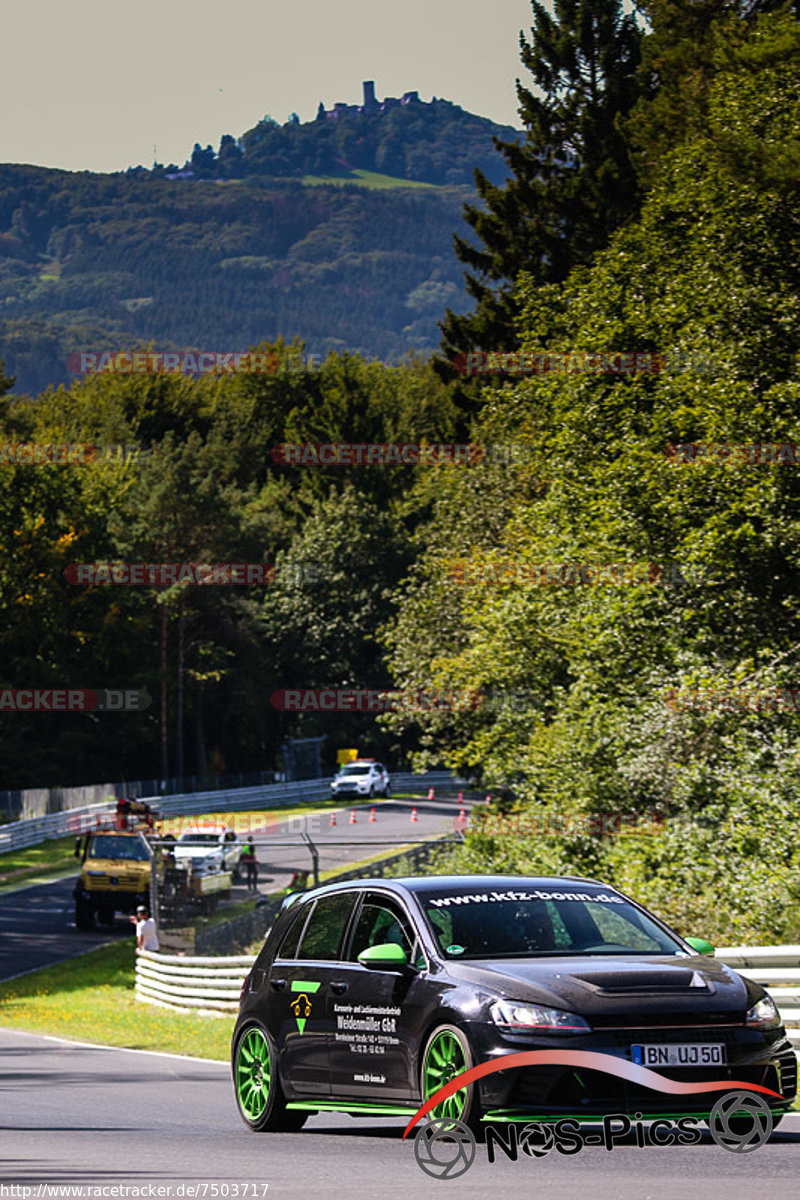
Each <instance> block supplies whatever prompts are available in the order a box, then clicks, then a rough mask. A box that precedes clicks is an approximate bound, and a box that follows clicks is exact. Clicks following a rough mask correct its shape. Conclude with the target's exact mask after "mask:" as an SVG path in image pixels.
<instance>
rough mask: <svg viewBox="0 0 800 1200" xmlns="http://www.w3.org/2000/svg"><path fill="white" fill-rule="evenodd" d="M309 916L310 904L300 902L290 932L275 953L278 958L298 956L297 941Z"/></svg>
mask: <svg viewBox="0 0 800 1200" xmlns="http://www.w3.org/2000/svg"><path fill="white" fill-rule="evenodd" d="M307 916H308V905H307V904H298V905H297V912H296V913H295V915H294V920H293V921H292V923H291V925H290V926H289V929H288V932H287V933H286V934H285V935H284V938H283V941H282V942H281V944H280V949H279V950H278V953H277V954H276V955H275V957H276V958H296V957H297V943H298V942H299V941H300V934H301V933H302V932H303V926H304V925H305V923H306V917H307Z"/></svg>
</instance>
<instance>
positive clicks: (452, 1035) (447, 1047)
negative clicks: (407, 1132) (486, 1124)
mask: <svg viewBox="0 0 800 1200" xmlns="http://www.w3.org/2000/svg"><path fill="white" fill-rule="evenodd" d="M471 1066H472V1053H471V1051H470V1047H469V1042H468V1041H467V1039H466V1036H465V1035H464V1033H462V1031H461V1030H460V1029H458V1028H457V1027H456V1026H455V1025H440V1026H439V1028H438V1029H435V1030H434V1031H433V1033H432V1034H431V1036H430V1038H429V1039H428V1044H427V1046H426V1047H425V1054H424V1057H423V1060H422V1099H423V1101H425V1100H428V1099H430V1097H431V1096H432V1095H433V1093H434V1092H436V1091H438V1089H439V1088H440V1087H444V1085H445V1084H446V1083H450V1081H451V1079H455V1077H456V1075H460V1074H461V1073H462V1071H468V1070H469V1068H470V1067H471ZM476 1100H477V1095H476V1089H475V1087H474V1086H473V1085H472V1084H468V1085H467V1087H465V1088H461V1090H460V1091H458V1092H454V1093H453V1095H452V1096H448V1097H447V1099H446V1100H442V1101H441V1103H440V1104H437V1105H436V1107H435V1108H432V1109H431V1111H430V1112H429V1113H428V1120H430V1121H435V1120H438V1119H440V1118H443V1117H445V1118H446V1117H450V1118H452V1119H453V1120H456V1121H463V1122H464V1123H465V1124H467V1125H472V1124H473V1122H474V1121H475V1120H476V1117H477V1113H476V1107H477V1105H476Z"/></svg>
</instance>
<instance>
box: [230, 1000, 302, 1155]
mask: <svg viewBox="0 0 800 1200" xmlns="http://www.w3.org/2000/svg"><path fill="white" fill-rule="evenodd" d="M233 1086H234V1090H235V1092H236V1101H237V1104H238V1105H239V1112H240V1113H241V1115H242V1119H243V1120H244V1122H245V1124H247V1125H248V1126H249V1127H250V1128H251V1129H252V1130H253V1131H254V1132H255V1133H267V1132H272V1131H277V1130H283V1131H284V1132H290V1131H292V1130H296V1129H300V1128H301V1127H302V1125H304V1124H305V1121H306V1119H307V1117H308V1113H306V1112H295V1111H287V1109H286V1097H285V1096H284V1094H283V1088H282V1087H281V1081H280V1078H279V1077H278V1068H277V1056H276V1053H275V1048H274V1045H273V1043H272V1041H271V1040H270V1038H269V1036H268V1034H267V1031H266V1029H264V1027H263V1025H260V1024H257V1023H254V1024H252V1025H248V1026H247V1028H246V1029H245V1030H244V1032H243V1033H241V1034H240V1036H239V1039H238V1041H237V1043H236V1050H235V1052H234V1056H233Z"/></svg>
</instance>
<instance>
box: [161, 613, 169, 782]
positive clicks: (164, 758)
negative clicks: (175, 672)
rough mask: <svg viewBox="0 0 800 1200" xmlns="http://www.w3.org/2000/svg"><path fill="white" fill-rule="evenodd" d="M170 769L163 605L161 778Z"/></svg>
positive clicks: (165, 632) (165, 614) (165, 621)
mask: <svg viewBox="0 0 800 1200" xmlns="http://www.w3.org/2000/svg"><path fill="white" fill-rule="evenodd" d="M168 771H169V757H168V754H167V605H166V603H164V604H162V605H161V778H162V779H164V780H166V779H167V778H168Z"/></svg>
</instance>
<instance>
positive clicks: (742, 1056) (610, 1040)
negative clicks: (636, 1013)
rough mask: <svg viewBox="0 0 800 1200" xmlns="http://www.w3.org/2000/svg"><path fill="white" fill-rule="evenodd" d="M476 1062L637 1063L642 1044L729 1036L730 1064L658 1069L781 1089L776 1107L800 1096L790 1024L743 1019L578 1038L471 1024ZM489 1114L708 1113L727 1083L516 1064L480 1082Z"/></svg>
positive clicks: (678, 1075) (670, 1074) (662, 1072)
mask: <svg viewBox="0 0 800 1200" xmlns="http://www.w3.org/2000/svg"><path fill="white" fill-rule="evenodd" d="M469 1036H470V1041H471V1044H472V1046H473V1049H474V1052H475V1058H476V1061H477V1062H484V1061H486V1060H496V1059H498V1058H500V1057H502V1056H504V1055H508V1054H513V1053H516V1052H519V1051H521V1050H551V1051H552V1050H558V1049H563V1050H590V1051H594V1052H599V1053H602V1054H608V1055H611V1056H613V1057H614V1058H617V1059H619V1060H620V1061H621V1062H624V1063H632V1061H633V1060H632V1056H631V1050H630V1048H631V1046H632V1045H634V1044H637V1043H641V1042H659V1043H685V1042H689V1043H695V1042H697V1043H701V1044H702V1043H708V1042H723V1043H724V1044H725V1047H726V1052H727V1060H728V1061H727V1063H726V1064H725V1065H724V1066H704V1067H674V1066H671V1067H661V1068H659V1070H658V1072H657V1074H659V1075H661V1076H663V1077H664V1078H665V1079H669V1080H675V1081H677V1082H680V1083H687V1084H689V1083H710V1082H717V1081H720V1082H723V1081H726V1080H730V1081H731V1087H733V1086H734V1085H735V1082H737V1081H738V1082H741V1083H744V1084H759V1085H760V1086H762V1087H767V1088H770V1089H771V1090H772V1091H774V1092H777V1093H779V1095H780V1097H781V1099H780V1100H778V1099H777V1098H774V1097H772V1096H764V1097H763V1098H764V1099H765V1100H766V1101H767V1102H768V1103H769V1105H770V1107H771V1108H773V1109H775V1110H780V1109H782V1108H788V1107H790V1106H791V1104H792V1102H793V1100H794V1098H795V1096H796V1095H797V1058H796V1056H795V1053H794V1050H793V1048H792V1045H791V1043H790V1042H789V1041H788V1040H787V1039H786V1037H785V1033H784V1030H783V1029H778V1030H771V1031H769V1032H768V1033H763V1032H761V1031H758V1030H751V1029H746V1028H745V1027H743V1026H741V1025H736V1026H720V1027H719V1028H714V1029H708V1028H705V1029H696V1028H692V1027H685V1028H671V1029H658V1030H657V1031H656V1030H646V1029H628V1030H614V1031H613V1032H612V1031H603V1030H599V1031H595V1032H593V1033H591V1034H587V1035H585V1036H579V1037H561V1038H556V1037H535V1036H524V1035H520V1036H513V1037H509V1036H505V1035H503V1034H502V1033H501V1032H500V1031H499V1030H498V1029H497V1028H495V1027H494V1026H492V1025H489V1024H485V1023H480V1024H477V1023H476V1024H474V1025H472V1026H470V1027H469ZM478 1086H479V1089H480V1101H481V1108H482V1109H483V1111H484V1112H486V1111H492V1112H493V1113H495V1114H497V1113H498V1112H500V1113H502V1114H503V1115H504V1116H505V1117H506V1118H507V1119H512V1120H513V1119H514V1118H515V1115H516V1116H518V1117H520V1118H521V1116H522V1115H530V1116H536V1117H542V1116H544V1115H552V1116H556V1117H562V1116H584V1117H587V1118H589V1117H593V1116H595V1117H596V1116H602V1115H605V1114H608V1113H624V1114H629V1115H634V1114H636V1113H639V1114H641V1115H647V1114H651V1115H653V1116H655V1115H659V1114H677V1113H689V1112H691V1113H703V1114H706V1115H707V1114H708V1112H709V1111H710V1109H711V1107H712V1106H713V1104H714V1103H715V1101H716V1100H718V1099H719V1097H720V1096H721V1095H723V1093H724V1090H725V1089H724V1088H722V1087H721V1088H720V1089H719V1090H718V1091H711V1092H695V1093H684V1094H680V1095H676V1094H673V1093H670V1092H665V1091H656V1090H653V1089H651V1088H650V1087H647V1086H645V1085H644V1084H640V1083H635V1082H632V1081H630V1080H627V1079H623V1078H620V1077H619V1076H618V1075H615V1074H613V1073H611V1072H606V1071H598V1070H588V1069H583V1068H580V1067H574V1066H562V1065H558V1064H555V1065H550V1064H548V1065H544V1066H532V1067H515V1068H511V1069H510V1070H508V1071H498V1072H497V1073H495V1074H492V1075H488V1076H486V1077H484V1079H483V1080H481V1081H480V1082H479V1084H478Z"/></svg>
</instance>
